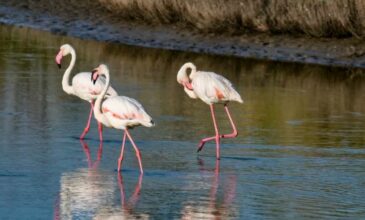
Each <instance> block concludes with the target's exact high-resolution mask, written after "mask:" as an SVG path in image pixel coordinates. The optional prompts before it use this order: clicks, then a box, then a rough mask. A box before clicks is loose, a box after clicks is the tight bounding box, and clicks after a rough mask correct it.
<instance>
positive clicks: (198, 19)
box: [98, 0, 365, 37]
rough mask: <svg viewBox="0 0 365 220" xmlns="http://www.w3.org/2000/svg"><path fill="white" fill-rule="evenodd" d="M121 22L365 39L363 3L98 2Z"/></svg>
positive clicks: (285, 0) (327, 0) (269, 0)
mask: <svg viewBox="0 0 365 220" xmlns="http://www.w3.org/2000/svg"><path fill="white" fill-rule="evenodd" d="M98 1H99V2H100V3H101V5H103V6H104V7H106V8H107V9H109V10H110V11H111V12H113V13H115V14H117V15H118V16H120V17H121V18H123V19H131V20H137V21H142V22H147V23H149V24H175V25H182V26H185V27H193V28H195V29H197V30H199V31H203V32H212V33H245V32H271V33H299V34H307V35H310V36H315V37H348V36H357V37H364V36H365V1H364V0H98Z"/></svg>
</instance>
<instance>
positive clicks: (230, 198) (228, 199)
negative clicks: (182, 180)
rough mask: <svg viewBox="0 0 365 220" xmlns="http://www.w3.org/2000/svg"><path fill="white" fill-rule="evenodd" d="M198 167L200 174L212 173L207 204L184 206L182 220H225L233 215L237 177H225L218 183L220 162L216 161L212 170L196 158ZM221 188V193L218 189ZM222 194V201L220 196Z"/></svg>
mask: <svg viewBox="0 0 365 220" xmlns="http://www.w3.org/2000/svg"><path fill="white" fill-rule="evenodd" d="M198 165H199V168H200V171H201V172H202V173H211V172H213V173H214V176H213V178H212V180H211V185H210V190H209V198H208V202H207V203H205V202H203V201H202V202H199V203H198V204H196V205H195V204H194V205H193V206H192V205H186V206H185V207H184V209H183V211H182V219H186V220H187V219H226V218H229V217H230V216H232V215H234V213H232V212H233V211H234V209H233V208H232V203H233V202H234V199H235V195H236V185H237V177H236V176H235V175H228V176H225V178H224V181H223V182H222V183H220V161H219V160H216V164H215V167H214V170H212V169H209V168H207V167H206V166H205V164H204V161H203V160H202V159H200V158H198ZM220 186H221V187H223V192H220V191H219V188H220ZM222 193H223V200H222V199H221V197H220V195H222Z"/></svg>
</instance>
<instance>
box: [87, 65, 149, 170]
mask: <svg viewBox="0 0 365 220" xmlns="http://www.w3.org/2000/svg"><path fill="white" fill-rule="evenodd" d="M101 75H104V76H105V77H106V85H105V86H104V89H103V91H102V92H101V93H100V94H99V95H98V97H97V99H96V101H95V105H94V117H95V118H96V120H98V121H99V122H100V123H102V124H103V125H104V126H106V127H111V128H115V129H120V130H124V136H123V142H122V147H121V152H120V156H119V159H118V172H120V168H121V164H122V161H123V155H124V145H125V141H126V137H127V136H128V139H129V140H130V142H131V143H132V145H133V148H134V150H135V151H136V156H137V159H138V164H139V169H140V172H141V173H143V168H142V160H141V153H140V151H139V149H138V147H137V146H136V144H135V143H134V141H133V139H132V136H131V135H130V133H129V131H128V129H129V128H133V127H135V126H139V125H143V126H145V127H152V126H154V122H153V120H152V118H151V116H149V115H148V114H147V113H146V111H145V110H144V108H143V107H142V105H141V104H140V103H139V102H138V101H137V100H135V99H132V98H129V97H126V96H113V97H110V98H108V99H106V100H105V101H103V100H104V97H105V95H106V93H107V91H108V88H109V86H110V75H109V69H108V67H107V66H106V65H105V64H100V65H99V66H98V67H97V68H95V69H94V70H93V71H92V75H91V78H92V81H93V82H94V83H95V82H96V80H97V79H98V78H99V76H101ZM102 101H103V103H102Z"/></svg>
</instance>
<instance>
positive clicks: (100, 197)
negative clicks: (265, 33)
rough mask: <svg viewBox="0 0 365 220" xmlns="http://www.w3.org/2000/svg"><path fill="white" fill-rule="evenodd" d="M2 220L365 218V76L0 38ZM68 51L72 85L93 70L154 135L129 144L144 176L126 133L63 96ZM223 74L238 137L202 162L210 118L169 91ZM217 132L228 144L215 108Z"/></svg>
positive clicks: (7, 33)
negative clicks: (188, 74) (232, 97)
mask: <svg viewBox="0 0 365 220" xmlns="http://www.w3.org/2000/svg"><path fill="white" fill-rule="evenodd" d="M0 42H1V47H0V98H1V100H2V104H1V105H0V124H1V125H0V132H1V134H2V138H1V139H0V154H1V156H2V158H1V160H0V195H1V197H0V218H1V219H27V218H32V219H50V218H54V219H105V218H116V219H118V218H121V217H125V218H128V219H134V218H142V219H197V218H199V219H294V218H298V219H347V218H348V219H360V218H364V217H365V208H364V207H365V199H364V195H365V190H364V188H365V173H364V168H365V150H364V147H363V146H364V143H365V138H364V137H365V105H364V102H365V77H364V74H363V72H362V71H359V70H349V69H338V68H325V67H320V66H312V65H297V64H288V63H276V62H263V61H255V60H245V59H237V58H230V57H222V56H209V55H203V54H193V53H183V52H175V51H164V50H157V49H144V48H138V47H130V46H121V45H116V44H110V43H100V42H94V41H82V40H78V39H74V38H68V37H60V36H54V35H51V34H48V33H45V32H38V31H33V30H30V29H25V28H14V27H6V26H1V27H0ZM63 43H70V44H72V45H74V47H75V49H76V52H77V55H78V57H77V62H76V67H75V72H79V71H90V70H92V69H93V68H94V67H96V66H97V65H98V64H99V63H106V64H107V65H109V67H110V70H111V77H112V84H113V86H114V88H116V90H117V91H118V92H119V93H120V94H123V95H126V96H130V97H133V98H135V99H137V100H139V101H140V102H141V103H142V104H143V106H144V107H145V109H146V110H147V112H149V113H150V115H152V117H153V118H154V120H155V121H156V123H157V126H156V127H154V128H143V127H139V128H136V129H133V130H132V131H131V133H132V135H133V137H134V138H135V140H136V143H137V145H138V146H139V148H140V150H141V153H142V157H143V166H144V170H145V174H144V175H143V176H141V175H139V169H138V163H137V160H136V158H135V154H134V151H133V148H132V147H131V145H130V144H129V143H127V144H128V145H127V148H126V152H125V154H126V155H125V160H124V162H123V170H122V172H121V174H118V173H117V171H116V168H117V158H118V155H119V151H120V145H121V138H122V132H121V131H117V130H113V129H105V130H104V137H105V141H104V142H103V143H102V144H100V143H99V141H98V135H97V126H96V123H95V121H93V122H92V125H91V130H90V133H89V134H88V135H87V139H86V140H85V141H84V142H80V141H79V140H78V136H79V135H80V134H81V132H82V130H83V128H84V126H85V123H86V119H87V115H88V111H89V105H88V103H86V102H84V101H82V100H79V99H78V98H77V97H72V96H69V95H67V94H65V93H64V92H63V91H62V88H61V78H62V74H63V71H64V70H65V68H66V66H67V64H68V62H69V58H65V59H64V61H63V62H64V64H65V65H64V66H63V68H62V69H61V70H59V69H58V68H57V66H56V64H55V63H54V57H55V55H56V53H57V52H58V48H59V46H60V45H62V44H63ZM187 61H192V62H194V63H196V65H197V66H198V68H199V69H204V70H212V71H215V72H218V73H222V74H223V75H224V76H225V77H226V78H228V79H230V80H231V81H232V82H233V84H234V86H235V87H236V89H237V90H238V92H239V93H240V94H241V95H242V97H243V99H244V101H245V103H244V104H242V105H241V104H238V103H232V104H231V105H230V109H231V111H232V115H233V118H234V120H235V121H236V123H237V127H238V130H239V136H238V137H237V138H236V139H229V140H223V141H222V150H221V156H222V159H221V160H220V161H219V162H216V160H215V145H214V143H211V144H207V145H206V147H205V148H204V150H203V151H202V152H200V153H199V154H197V153H196V147H197V143H198V142H199V140H200V139H201V138H203V137H206V136H210V135H212V134H213V132H214V129H213V127H212V122H211V117H210V115H209V107H208V106H207V105H206V104H204V103H203V102H201V101H199V100H191V99H190V98H188V97H187V96H186V95H185V94H184V92H183V90H182V88H181V86H179V85H178V84H177V82H176V73H177V70H178V69H179V67H180V66H181V65H182V64H183V63H185V62H187ZM217 119H218V123H219V127H220V129H221V130H222V131H224V132H227V133H228V132H230V125H229V123H228V121H227V118H226V115H225V114H224V111H223V109H222V106H217Z"/></svg>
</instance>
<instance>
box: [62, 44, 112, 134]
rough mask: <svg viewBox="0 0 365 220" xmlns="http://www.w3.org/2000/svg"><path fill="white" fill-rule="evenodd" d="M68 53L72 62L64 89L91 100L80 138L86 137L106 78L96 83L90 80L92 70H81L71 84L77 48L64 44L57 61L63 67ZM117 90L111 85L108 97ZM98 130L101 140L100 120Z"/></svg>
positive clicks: (67, 71) (66, 74)
mask: <svg viewBox="0 0 365 220" xmlns="http://www.w3.org/2000/svg"><path fill="white" fill-rule="evenodd" d="M68 54H71V62H70V64H69V66H68V67H67V69H66V70H65V73H64V74H63V78H62V88H63V91H65V92H66V93H67V94H69V95H75V96H78V97H79V98H80V99H83V100H85V101H88V102H90V105H91V106H90V113H89V118H88V121H87V123H86V127H85V129H84V131H83V132H82V134H81V136H80V139H81V140H82V139H84V137H85V135H86V134H87V133H88V132H89V129H90V121H91V116H92V112H93V107H94V102H95V99H96V97H97V95H98V94H100V92H101V90H102V89H103V88H104V85H105V79H103V78H100V80H98V81H96V83H94V84H93V83H92V82H91V81H90V78H91V72H81V73H78V74H76V75H75V76H74V77H73V78H72V84H71V85H70V83H69V82H70V79H69V78H70V74H71V71H72V69H73V67H74V65H75V61H76V52H75V49H74V48H73V47H72V46H71V45H69V44H64V45H62V46H61V47H60V51H59V52H58V54H57V56H56V63H57V64H58V67H59V68H61V61H62V58H63V57H64V56H67V55H68ZM117 95H118V94H117V92H116V91H115V90H114V89H113V88H112V87H109V89H108V92H107V97H111V96H117ZM98 131H99V138H100V140H102V139H103V136H102V125H101V124H100V123H99V122H98Z"/></svg>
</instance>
